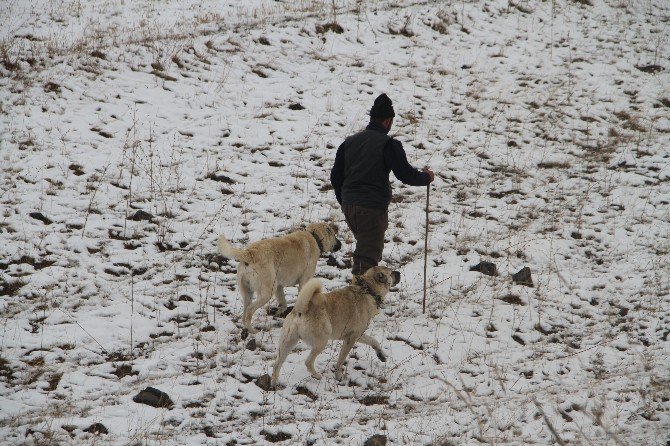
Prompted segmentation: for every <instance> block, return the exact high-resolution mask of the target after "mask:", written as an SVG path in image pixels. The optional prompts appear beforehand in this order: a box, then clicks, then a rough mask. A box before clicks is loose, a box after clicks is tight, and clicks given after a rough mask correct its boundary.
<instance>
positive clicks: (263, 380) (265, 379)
mask: <svg viewBox="0 0 670 446" xmlns="http://www.w3.org/2000/svg"><path fill="white" fill-rule="evenodd" d="M254 384H256V385H257V386H258V387H260V388H261V389H263V390H265V391H267V392H269V391H271V390H274V388H273V387H272V379H271V378H270V375H268V374H267V373H266V374H265V375H261V376H259V377H258V378H256V381H254Z"/></svg>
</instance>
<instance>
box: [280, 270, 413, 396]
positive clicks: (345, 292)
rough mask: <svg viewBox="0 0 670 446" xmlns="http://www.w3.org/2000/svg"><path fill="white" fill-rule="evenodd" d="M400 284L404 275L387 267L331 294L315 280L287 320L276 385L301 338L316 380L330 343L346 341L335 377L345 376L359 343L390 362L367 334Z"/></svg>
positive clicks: (308, 363) (373, 271)
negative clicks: (316, 362)
mask: <svg viewBox="0 0 670 446" xmlns="http://www.w3.org/2000/svg"><path fill="white" fill-rule="evenodd" d="M399 281H400V273H399V272H398V271H391V269H390V268H386V267H385V266H375V267H373V268H370V269H369V270H367V271H366V272H365V274H363V275H362V276H360V277H358V278H356V284H355V285H350V286H347V287H344V288H340V289H338V290H335V291H332V292H330V293H328V294H323V293H322V292H321V290H322V285H321V282H320V281H319V280H318V279H312V280H310V281H309V282H307V283H306V284H305V286H303V287H302V289H301V290H300V293H298V299H297V300H296V303H295V307H293V311H291V313H290V314H289V315H288V316H287V317H286V320H285V321H284V326H283V327H282V331H281V338H280V339H279V348H278V349H277V359H276V360H275V363H274V367H273V370H272V385H273V386H275V385H276V384H277V380H278V378H279V371H280V370H281V367H282V365H283V364H284V361H285V360H286V357H287V356H288V354H289V353H290V352H291V350H292V349H293V347H295V345H296V344H297V343H298V341H299V340H300V339H302V340H303V341H305V342H306V343H307V344H309V345H310V346H311V347H312V351H311V352H310V354H309V356H308V357H307V360H305V365H306V366H307V370H309V372H310V373H311V374H312V377H314V378H316V379H320V378H321V375H320V374H319V373H317V371H316V370H315V369H314V360H316V357H317V356H318V355H319V353H321V352H322V351H323V349H325V348H326V345H327V344H328V341H329V340H331V339H333V340H338V339H339V340H342V341H344V342H343V343H342V349H341V350H340V355H339V357H338V359H337V364H335V377H336V378H337V379H340V378H341V376H342V370H341V369H342V365H343V364H344V360H345V359H346V358H347V355H348V354H349V351H350V350H351V348H352V347H353V346H354V344H355V343H356V342H362V343H363V344H367V345H369V346H370V347H372V348H373V349H375V352H377V357H378V358H379V359H380V360H381V361H382V362H385V361H386V356H384V353H383V352H382V349H381V346H380V345H379V342H377V340H375V339H374V338H372V337H371V336H368V335H366V334H365V330H367V328H368V325H369V324H370V321H371V320H372V318H373V317H374V316H375V315H376V314H378V313H379V307H380V306H381V303H382V301H383V299H384V297H385V296H386V294H387V293H388V292H389V289H390V288H391V287H392V286H393V285H395V284H397V283H398V282H399Z"/></svg>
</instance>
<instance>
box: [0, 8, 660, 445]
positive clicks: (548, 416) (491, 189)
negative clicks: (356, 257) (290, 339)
mask: <svg viewBox="0 0 670 446" xmlns="http://www.w3.org/2000/svg"><path fill="white" fill-rule="evenodd" d="M19 3H21V2H18V3H17V2H14V3H12V2H10V3H9V4H8V5H7V6H6V11H5V12H6V13H7V14H6V17H9V19H8V28H7V31H6V32H5V33H4V34H1V35H0V78H1V80H0V83H2V89H0V111H1V112H2V113H0V122H2V125H1V126H0V133H2V134H1V135H0V159H1V160H2V163H1V164H0V169H1V170H2V174H1V175H0V203H2V211H1V212H0V239H1V240H2V246H3V249H2V250H1V252H2V253H3V254H2V255H0V314H1V317H0V320H1V321H2V327H3V329H2V352H1V353H0V406H1V407H3V408H5V407H11V412H4V413H3V412H2V411H0V443H2V444H8V445H9V444H12V445H14V444H25V445H37V444H84V443H86V444H89V443H91V444H103V443H104V444H106V443H123V444H137V445H140V444H142V445H145V444H188V443H189V442H198V443H201V442H203V441H205V442H207V441H209V442H216V443H217V444H218V443H220V444H234V443H235V442H237V443H239V444H241V443H248V444H255V443H262V442H268V443H274V442H276V443H278V444H289V443H291V442H296V443H298V442H299V443H305V444H321V443H324V444H330V443H333V444H335V443H338V442H340V443H347V444H348V443H351V444H363V443H364V442H365V441H366V439H371V438H373V434H374V433H377V432H379V434H380V435H379V436H377V437H376V438H377V440H376V441H381V437H382V436H384V438H386V437H388V439H389V443H393V444H444V445H446V444H454V445H455V444H476V443H485V444H507V443H519V442H523V443H537V444H548V443H551V442H554V443H557V444H561V443H563V444H605V443H612V444H632V443H639V444H641V445H642V444H664V442H666V441H667V432H668V426H670V412H668V410H667V403H668V398H670V395H669V394H668V388H669V386H670V382H668V353H667V352H668V342H670V339H669V338H670V329H667V328H666V327H667V325H668V320H669V319H668V316H667V315H668V313H669V311H670V310H669V308H670V307H669V306H670V301H669V293H670V281H669V279H668V278H669V277H670V260H669V255H670V244H669V243H668V236H669V234H670V220H669V218H668V213H667V209H668V206H669V203H668V198H667V197H668V196H669V195H670V190H669V189H668V187H669V185H670V181H669V179H670V173H669V172H668V147H669V146H670V139H669V138H670V136H669V135H670V128H669V127H668V122H667V121H668V120H667V113H666V112H667V110H668V108H670V99H669V98H670V96H669V94H668V90H667V85H668V76H670V73H669V68H670V67H669V66H668V64H667V60H668V46H667V45H666V43H667V42H668V36H669V34H668V33H669V31H668V27H667V26H666V22H667V19H666V18H667V17H668V16H670V10H669V9H668V5H666V4H664V3H663V2H593V1H580V0H569V1H563V2H560V1H552V2H537V1H514V2H512V1H510V2H466V1H461V2H438V3H431V2H428V3H423V2H419V3H416V2H410V1H404V0H401V1H395V0H393V1H391V0H389V1H386V0H381V1H379V2H368V1H365V0H347V1H340V0H317V1H308V2H267V3H260V2H253V1H252V2H237V3H235V2H233V3H232V4H230V5H229V4H228V3H226V4H223V3H213V2H211V1H210V0H206V1H205V2H204V3H202V2H200V3H198V2H194V1H192V0H184V1H180V2H176V1H173V0H166V1H163V2H140V1H138V2H120V3H119V2H116V3H110V2H107V1H105V0H103V1H101V2H89V3H87V2H80V1H68V2H64V3H62V4H61V3H53V4H52V3H49V2H46V3H39V5H41V6H44V7H43V8H42V7H40V6H38V4H36V6H35V7H32V8H26V9H25V10H19V9H17V8H18V6H16V5H18V4H19ZM120 18H123V20H119V19H120ZM17 24H20V25H21V26H20V27H18V28H17V26H18V25H17ZM65 30H67V32H66V31H65ZM380 90H382V91H385V92H387V93H388V94H389V95H390V96H391V97H392V98H393V99H394V105H395V107H396V111H397V114H398V116H397V117H396V122H395V125H394V128H393V133H394V134H395V136H396V137H397V138H398V139H399V140H401V141H402V143H403V144H404V146H405V148H406V149H407V152H408V155H409V157H410V161H411V162H412V163H414V164H416V165H424V164H430V165H431V167H432V168H433V169H434V170H435V171H436V173H437V174H438V176H439V178H440V179H439V180H438V181H437V182H436V183H435V184H434V187H433V189H432V190H431V207H432V209H431V215H430V222H431V225H430V228H431V232H430V249H429V263H428V264H429V269H428V284H429V296H428V306H427V313H426V315H425V317H424V316H421V315H420V314H421V308H420V297H421V291H422V290H421V285H420V284H421V283H422V276H421V270H422V269H421V266H422V261H423V246H422V245H423V243H422V241H421V235H422V230H423V226H422V225H423V223H422V222H423V219H422V218H423V200H424V198H425V195H423V194H422V193H421V192H417V191H415V190H412V189H409V188H404V187H402V186H400V185H398V184H395V185H394V186H395V190H394V193H395V195H394V200H393V202H392V204H391V209H390V213H391V215H392V219H391V221H390V222H389V229H388V231H387V234H386V236H387V239H388V242H387V250H386V251H385V261H386V262H388V263H389V264H391V265H393V266H394V267H397V268H399V269H400V270H401V271H402V272H403V280H402V282H401V284H400V285H399V287H398V290H397V291H395V292H394V293H391V295H390V297H389V301H388V302H387V303H386V304H385V305H384V307H383V308H382V309H381V312H382V314H380V315H379V316H378V321H376V322H374V323H373V326H372V330H373V332H374V334H375V336H376V337H377V338H379V339H382V345H383V347H384V349H385V350H386V351H388V352H389V355H388V356H389V358H388V361H387V362H386V363H380V362H379V361H377V360H376V358H375V357H374V353H370V352H369V351H368V350H367V349H366V348H355V349H354V350H353V351H352V354H351V356H350V358H349V360H348V364H347V367H346V369H347V376H346V379H345V380H343V381H342V382H337V381H335V379H334V377H333V376H332V374H331V373H329V372H326V373H325V374H324V378H323V379H322V380H321V381H315V380H312V379H310V378H307V377H306V376H305V375H301V372H300V371H301V370H303V369H304V367H302V364H301V361H302V360H304V357H301V355H303V356H304V352H302V353H301V354H295V355H294V356H295V358H291V359H290V361H289V362H288V363H287V364H286V366H285V370H286V381H287V383H288V385H287V387H286V388H282V389H277V390H274V391H272V390H269V389H263V388H262V383H263V380H262V378H263V376H264V375H265V374H266V373H267V372H268V368H269V367H270V366H271V361H272V359H273V355H274V347H275V344H276V341H277V337H278V334H279V328H280V327H281V324H282V319H281V317H280V315H277V314H273V313H271V314H268V315H267V316H266V317H264V318H263V319H262V320H261V321H260V325H259V328H262V329H263V330H262V331H261V332H260V333H259V335H258V336H257V337H256V338H255V339H253V340H249V341H248V342H242V341H241V340H240V339H239V336H240V330H241V326H240V320H239V318H240V316H241V315H240V310H241V303H240V300H239V292H238V291H237V289H236V288H237V284H236V282H235V270H236V268H237V264H236V262H233V261H228V260H225V259H222V258H220V257H218V256H217V254H215V241H216V238H217V236H218V235H219V234H220V233H225V234H226V235H227V236H229V237H230V238H231V239H232V240H233V241H234V242H240V243H246V242H247V241H250V240H258V239H260V238H264V237H268V236H270V235H275V234H279V233H283V232H286V231H288V230H290V229H291V228H293V227H296V226H298V225H299V224H301V223H305V222H309V221H314V220H318V219H327V218H328V219H333V220H334V221H335V223H336V224H337V225H338V226H339V227H340V233H341V235H342V240H343V241H346V245H345V249H344V250H343V252H341V253H337V254H334V255H331V256H329V257H324V258H322V259H321V260H320V262H319V265H318V267H317V274H318V275H319V276H320V277H321V278H322V279H323V281H324V282H325V287H326V288H327V289H332V288H335V287H338V286H342V285H344V284H346V283H348V281H349V279H350V276H349V272H348V269H349V268H350V266H351V257H350V252H349V251H350V248H351V246H352V243H353V239H352V237H351V235H350V234H348V233H347V231H346V230H345V227H346V226H345V225H344V223H343V221H342V216H341V215H340V213H339V209H338V207H337V204H336V202H335V199H334V196H333V193H332V190H331V189H332V188H331V186H330V184H329V182H328V171H329V168H330V166H331V165H332V161H333V158H334V155H335V150H336V148H337V146H338V145H339V143H340V142H341V140H342V138H343V137H344V136H346V135H347V134H349V133H352V132H353V131H355V130H356V129H357V128H359V127H360V126H361V125H363V124H364V123H365V122H364V121H365V119H366V116H367V112H368V109H369V106H370V104H369V102H370V99H371V98H372V97H374V94H375V93H378V92H379V91H380ZM417 216H419V218H418V217H417ZM418 222H421V223H418ZM482 261H485V262H491V263H494V264H495V267H496V269H495V271H496V272H497V275H496V274H493V275H486V274H483V273H482V272H481V268H480V270H479V272H478V271H476V270H471V268H472V267H473V266H475V265H477V264H478V263H480V262H482ZM524 267H528V268H529V271H532V280H526V281H523V280H522V281H519V280H515V279H514V277H513V275H514V274H515V273H516V274H518V273H517V272H521V271H523V270H524ZM529 274H530V273H529ZM528 277H530V276H528ZM517 279H518V276H517ZM530 285H532V287H531V286H530ZM287 298H288V300H289V302H291V301H292V299H294V298H295V290H292V289H289V291H288V296H287ZM251 341H253V342H251ZM331 350H332V351H331ZM331 350H326V352H324V354H323V358H322V359H321V360H320V361H321V364H319V366H318V368H319V369H326V370H328V367H329V366H330V365H331V364H332V363H333V360H334V358H333V355H334V354H335V353H336V352H337V345H335V346H333V348H332V349H331ZM291 361H293V362H291ZM292 368H293V369H292ZM149 386H156V387H158V388H160V389H162V390H163V391H164V392H166V393H167V394H168V395H169V396H170V397H171V398H172V400H171V402H173V404H172V405H171V406H170V407H171V408H170V409H168V408H166V407H163V408H160V407H159V408H153V407H145V408H143V409H145V410H146V411H147V412H142V411H135V410H133V408H135V407H136V406H134V405H135V404H138V403H134V402H132V398H133V396H134V395H136V394H137V393H138V392H139V391H141V390H142V389H144V388H145V387H149ZM36 402H37V403H36ZM119 408H122V409H123V410H120V409H119ZM118 426H128V428H127V429H121V430H119V429H118ZM382 434H383V435H382Z"/></svg>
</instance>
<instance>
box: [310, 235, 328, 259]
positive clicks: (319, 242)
mask: <svg viewBox="0 0 670 446" xmlns="http://www.w3.org/2000/svg"><path fill="white" fill-rule="evenodd" d="M309 233H310V234H312V237H314V240H316V245H317V246H318V247H319V251H321V254H323V253H324V252H325V251H324V249H323V243H321V240H320V239H319V237H317V235H316V234H315V233H314V232H312V231H309Z"/></svg>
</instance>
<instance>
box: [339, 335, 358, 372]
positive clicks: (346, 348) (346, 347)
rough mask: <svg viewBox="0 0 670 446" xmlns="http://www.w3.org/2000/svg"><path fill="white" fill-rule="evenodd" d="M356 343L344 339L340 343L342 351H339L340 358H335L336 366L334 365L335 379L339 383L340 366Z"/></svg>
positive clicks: (349, 339)
mask: <svg viewBox="0 0 670 446" xmlns="http://www.w3.org/2000/svg"><path fill="white" fill-rule="evenodd" d="M355 343H356V341H355V340H353V339H351V338H346V339H344V340H343V341H342V349H341V350H340V356H339V357H338V358H337V364H335V378H336V379H337V380H338V381H339V380H340V379H342V366H343V365H344V361H345V360H346V359H347V356H348V355H349V352H350V351H351V348H352V347H353V346H354V344H355Z"/></svg>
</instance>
